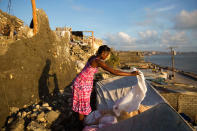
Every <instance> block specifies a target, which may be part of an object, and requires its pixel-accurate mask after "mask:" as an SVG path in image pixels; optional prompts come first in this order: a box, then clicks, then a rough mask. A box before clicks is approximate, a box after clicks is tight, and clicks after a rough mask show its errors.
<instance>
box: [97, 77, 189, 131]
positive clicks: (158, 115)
mask: <svg viewBox="0 0 197 131" xmlns="http://www.w3.org/2000/svg"><path fill="white" fill-rule="evenodd" d="M136 82H137V79H136V77H132V76H129V77H119V76H118V77H114V78H110V79H107V80H103V81H100V82H98V83H97V85H96V91H97V109H98V110H108V109H112V107H113V105H114V103H115V101H116V100H117V99H120V98H121V97H123V96H125V95H126V94H127V92H128V91H129V90H131V89H132V85H134V84H136ZM146 85H147V92H146V97H145V98H144V100H143V101H142V104H143V105H149V106H153V107H152V108H151V109H149V110H147V111H145V112H143V113H141V114H140V115H137V116H134V117H132V118H130V119H127V120H124V121H121V122H119V123H117V124H115V125H111V126H109V127H106V128H103V129H100V130H101V131H166V130H167V131H192V128H191V127H190V126H189V125H188V123H187V122H186V121H184V120H183V119H182V117H181V116H180V115H179V114H178V113H177V112H176V111H175V110H174V109H173V108H172V107H171V106H169V105H168V104H167V102H166V100H165V99H164V98H163V97H162V96H161V95H160V94H159V93H158V92H157V91H156V90H155V89H154V88H153V87H152V86H151V85H150V84H149V83H148V82H146Z"/></svg>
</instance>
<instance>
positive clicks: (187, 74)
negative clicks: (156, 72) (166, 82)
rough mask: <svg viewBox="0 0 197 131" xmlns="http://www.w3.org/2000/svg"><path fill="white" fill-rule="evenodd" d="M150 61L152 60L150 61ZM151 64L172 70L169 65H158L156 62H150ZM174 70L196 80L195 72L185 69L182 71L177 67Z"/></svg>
mask: <svg viewBox="0 0 197 131" xmlns="http://www.w3.org/2000/svg"><path fill="white" fill-rule="evenodd" d="M150 63H152V62H150ZM152 64H153V65H155V66H157V67H159V68H162V69H166V70H169V71H172V67H169V66H161V65H158V64H155V63H152ZM174 71H175V72H178V73H180V74H182V75H184V76H187V77H189V78H191V79H194V80H197V74H196V73H193V72H187V71H183V70H179V69H176V68H175V70H174Z"/></svg>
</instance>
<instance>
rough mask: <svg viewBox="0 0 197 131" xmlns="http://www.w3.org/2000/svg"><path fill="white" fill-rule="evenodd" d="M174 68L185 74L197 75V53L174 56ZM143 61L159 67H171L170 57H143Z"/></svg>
mask: <svg viewBox="0 0 197 131" xmlns="http://www.w3.org/2000/svg"><path fill="white" fill-rule="evenodd" d="M174 58H175V62H174V63H175V68H176V69H179V70H183V71H186V72H193V73H196V74H197V53H193V54H192V53H191V54H177V55H175V57H174ZM145 61H149V62H152V63H155V64H158V65H161V66H170V67H171V66H172V64H171V55H167V54H165V55H163V54H162V55H152V56H145Z"/></svg>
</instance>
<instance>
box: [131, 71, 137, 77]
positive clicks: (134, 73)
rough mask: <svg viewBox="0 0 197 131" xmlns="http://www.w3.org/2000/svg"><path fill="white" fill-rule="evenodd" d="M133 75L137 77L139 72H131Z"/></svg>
mask: <svg viewBox="0 0 197 131" xmlns="http://www.w3.org/2000/svg"><path fill="white" fill-rule="evenodd" d="M131 73H132V74H133V75H135V76H137V75H139V72H138V71H133V72H131Z"/></svg>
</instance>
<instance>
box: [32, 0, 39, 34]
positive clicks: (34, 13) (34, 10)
mask: <svg viewBox="0 0 197 131" xmlns="http://www.w3.org/2000/svg"><path fill="white" fill-rule="evenodd" d="M31 3H32V12H33V27H34V28H33V31H34V35H35V34H36V33H37V29H38V28H37V27H38V25H37V16H36V2H35V0H31Z"/></svg>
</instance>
